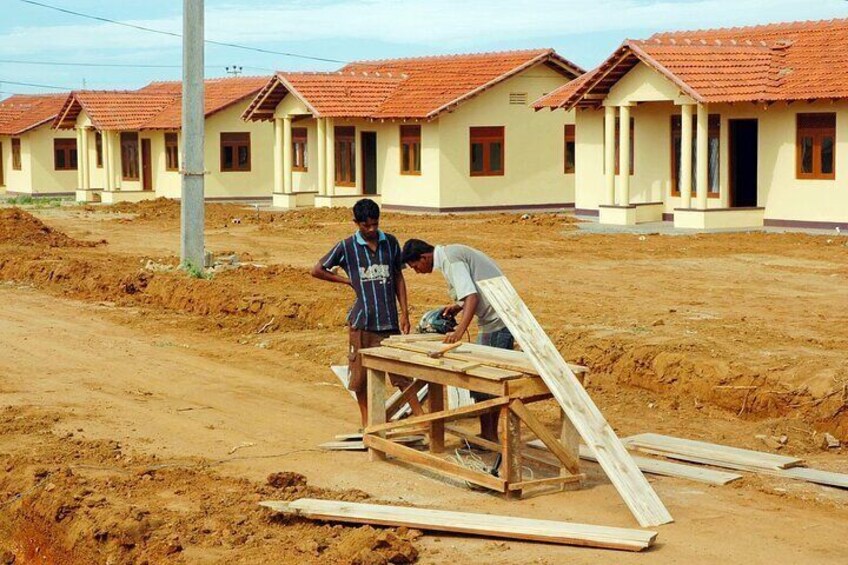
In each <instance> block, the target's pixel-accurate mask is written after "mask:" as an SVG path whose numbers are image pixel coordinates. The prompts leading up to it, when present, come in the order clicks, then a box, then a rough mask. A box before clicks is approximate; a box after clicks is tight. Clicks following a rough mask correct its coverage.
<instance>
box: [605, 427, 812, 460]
mask: <svg viewBox="0 0 848 565" xmlns="http://www.w3.org/2000/svg"><path fill="white" fill-rule="evenodd" d="M622 441H623V442H624V443H625V444H627V445H628V446H632V447H635V448H639V449H649V450H651V451H653V452H658V453H662V454H664V455H665V456H666V457H669V458H671V459H680V460H681V461H688V460H689V458H690V457H695V458H699V459H701V460H704V459H708V460H710V461H715V462H718V463H731V464H733V465H743V466H746V467H754V468H761V469H788V468H790V467H797V466H798V465H800V464H802V463H803V462H804V461H803V460H801V459H798V458H797V457H788V456H786V455H777V454H775V453H765V452H763V451H754V450H751V449H739V448H738V447H730V446H727V445H719V444H716V443H707V442H704V441H696V440H693V439H685V438H677V437H671V436H664V435H661V434H650V433H648V434H639V435H635V436H630V437H628V438H625V439H624V440H622Z"/></svg>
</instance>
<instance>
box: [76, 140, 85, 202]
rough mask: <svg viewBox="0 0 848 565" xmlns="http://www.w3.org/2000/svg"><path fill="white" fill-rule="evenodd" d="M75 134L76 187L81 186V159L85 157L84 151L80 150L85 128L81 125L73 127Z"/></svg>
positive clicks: (79, 187)
mask: <svg viewBox="0 0 848 565" xmlns="http://www.w3.org/2000/svg"><path fill="white" fill-rule="evenodd" d="M75 130H76V134H77V188H78V189H81V188H82V182H83V181H82V169H83V166H82V161H83V159H84V158H85V153H83V151H82V138H83V135H85V133H84V132H85V130H84V129H83V128H81V127H77V128H75Z"/></svg>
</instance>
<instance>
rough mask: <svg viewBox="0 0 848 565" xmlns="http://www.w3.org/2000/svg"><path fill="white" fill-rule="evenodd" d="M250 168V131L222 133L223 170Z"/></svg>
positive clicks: (245, 169)
mask: <svg viewBox="0 0 848 565" xmlns="http://www.w3.org/2000/svg"><path fill="white" fill-rule="evenodd" d="M249 170H250V133H249V132H245V133H222V134H221V171H249Z"/></svg>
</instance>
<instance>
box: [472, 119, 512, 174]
mask: <svg viewBox="0 0 848 565" xmlns="http://www.w3.org/2000/svg"><path fill="white" fill-rule="evenodd" d="M470 134H471V176H472V177H493V176H503V174H504V127H503V126H493V127H477V128H471V132H470Z"/></svg>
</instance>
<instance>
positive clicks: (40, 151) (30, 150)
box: [0, 124, 77, 194]
mask: <svg viewBox="0 0 848 565" xmlns="http://www.w3.org/2000/svg"><path fill="white" fill-rule="evenodd" d="M57 138H71V139H75V138H76V132H74V131H70V132H66V131H56V130H53V129H51V128H50V124H45V125H42V126H40V127H38V128H35V129H33V130H30V131H28V132H26V133H24V134H22V135H20V136H15V139H20V140H21V170H19V171H16V170H13V169H12V139H13V138H12V137H7V136H4V137H2V138H0V142H2V144H3V176H4V181H5V185H6V186H5V190H6V191H7V192H20V193H24V194H56V193H63V194H64V193H67V194H70V193H73V192H74V190H76V188H77V171H76V170H73V171H56V170H54V168H53V167H54V164H53V140H54V139H57Z"/></svg>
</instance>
